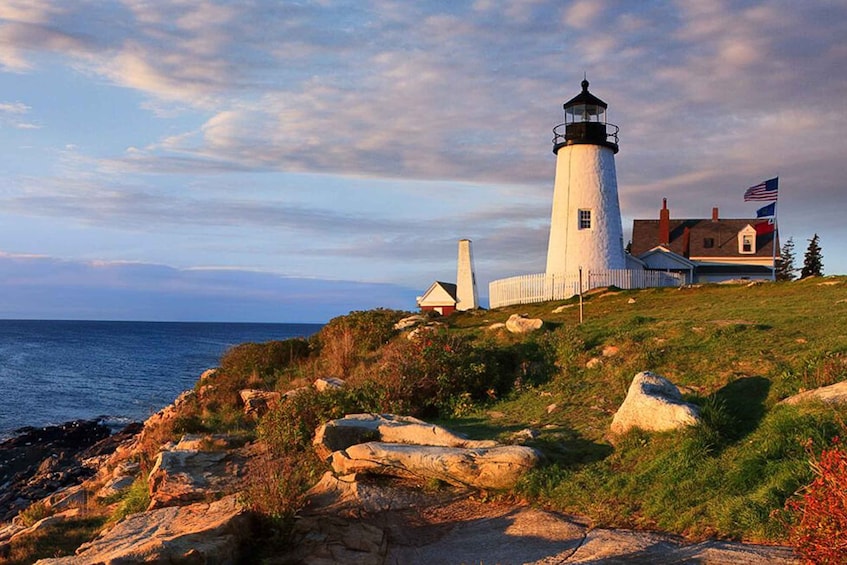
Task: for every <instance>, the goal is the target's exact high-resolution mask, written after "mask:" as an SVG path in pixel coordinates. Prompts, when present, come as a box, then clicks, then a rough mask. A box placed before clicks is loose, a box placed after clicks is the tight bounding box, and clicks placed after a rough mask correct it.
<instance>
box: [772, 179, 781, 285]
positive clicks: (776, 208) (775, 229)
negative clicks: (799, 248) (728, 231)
mask: <svg viewBox="0 0 847 565" xmlns="http://www.w3.org/2000/svg"><path fill="white" fill-rule="evenodd" d="M775 178H776V179H779V175H776V177H775ZM777 182H779V180H777ZM777 190H778V189H777ZM777 214H779V192H777V196H776V200H774V201H773V257H772V258H771V261H772V263H771V270H772V271H773V282H776V238H777V236H778V235H779V223H777V221H776V218H777Z"/></svg>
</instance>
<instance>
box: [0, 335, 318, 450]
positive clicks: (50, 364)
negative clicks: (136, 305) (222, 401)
mask: <svg viewBox="0 0 847 565" xmlns="http://www.w3.org/2000/svg"><path fill="white" fill-rule="evenodd" d="M320 327H321V326H320V324H250V323H193V322H185V323H183V322H86V321H49V320H0V439H3V438H6V437H8V436H9V435H10V434H11V433H12V432H13V431H14V430H16V429H18V428H21V427H23V426H36V427H40V426H46V425H52V424H59V423H62V422H66V421H69V420H75V419H91V418H98V417H105V418H106V421H107V423H112V424H113V425H116V426H117V425H120V424H121V423H124V422H127V423H128V422H130V421H141V420H144V419H146V418H147V417H148V416H149V415H150V414H152V413H154V412H156V411H158V410H160V409H161V408H162V407H164V406H166V405H167V404H169V403H171V402H172V401H173V400H174V398H176V396H177V395H179V393H180V392H182V391H184V390H187V389H190V388H192V387H193V386H194V383H195V382H196V381H197V378H198V377H199V376H200V374H201V373H202V372H203V371H204V370H206V369H208V368H211V367H216V366H217V365H218V364H219V361H220V357H221V355H222V354H223V353H224V352H225V351H226V350H227V349H228V348H230V347H232V346H233V345H237V344H239V343H244V342H263V341H269V340H277V339H287V338H291V337H307V336H309V335H312V334H314V333H315V332H317V331H318V330H319V329H320Z"/></svg>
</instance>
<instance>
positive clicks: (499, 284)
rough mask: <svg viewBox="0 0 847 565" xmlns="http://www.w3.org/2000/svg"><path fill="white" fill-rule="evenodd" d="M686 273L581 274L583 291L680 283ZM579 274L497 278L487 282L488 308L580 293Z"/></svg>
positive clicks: (616, 271)
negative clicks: (609, 287) (610, 287)
mask: <svg viewBox="0 0 847 565" xmlns="http://www.w3.org/2000/svg"><path fill="white" fill-rule="evenodd" d="M684 282H685V276H684V275H682V274H679V273H669V272H665V271H636V270H631V269H611V270H608V271H595V272H589V271H585V272H583V274H582V291H583V292H585V291H587V290H591V289H592V288H602V287H606V286H616V287H618V288H624V289H634V288H653V287H668V286H682V285H683V284H684ZM579 292H580V288H579V273H567V274H551V275H548V274H547V273H538V274H533V275H520V276H517V277H509V278H507V279H499V280H496V281H491V282H490V283H488V301H489V304H490V307H491V308H499V307H501V306H511V305H513V304H533V303H536V302H546V301H548V300H565V299H567V298H570V297H572V296H576V295H577V294H579Z"/></svg>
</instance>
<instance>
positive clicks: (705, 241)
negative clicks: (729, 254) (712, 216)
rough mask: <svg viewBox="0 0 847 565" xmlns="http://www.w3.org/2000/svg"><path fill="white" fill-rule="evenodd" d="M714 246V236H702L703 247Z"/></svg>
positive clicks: (709, 247)
mask: <svg viewBox="0 0 847 565" xmlns="http://www.w3.org/2000/svg"><path fill="white" fill-rule="evenodd" d="M714 246H715V238H714V237H704V238H703V249H712V248H713V247H714Z"/></svg>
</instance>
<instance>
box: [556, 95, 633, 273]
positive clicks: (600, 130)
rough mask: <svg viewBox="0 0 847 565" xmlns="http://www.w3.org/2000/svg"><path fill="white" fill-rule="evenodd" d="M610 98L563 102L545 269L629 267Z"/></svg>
mask: <svg viewBox="0 0 847 565" xmlns="http://www.w3.org/2000/svg"><path fill="white" fill-rule="evenodd" d="M607 107H608V106H607V104H606V103H605V102H603V101H602V100H600V99H599V98H597V97H596V96H594V95H593V94H591V93H590V92H588V81H587V80H583V81H582V92H580V93H579V94H578V95H576V96H575V97H574V98H572V99H571V100H569V101H567V102H565V104H564V109H565V123H563V124H560V125H558V126H556V127H555V128H554V129H553V134H554V137H553V153H555V154H556V180H555V184H554V189H553V213H552V218H551V221H550V241H549V244H548V246H547V275H548V276H549V275H564V274H573V273H576V272H578V271H579V269H580V268H582V270H583V271H588V272H598V271H606V270H610V269H625V268H626V258H625V255H624V247H623V229H622V227H621V207H620V202H619V201H618V181H617V175H616V173H615V153H617V152H618V127H617V126H616V125H614V124H610V123H607V122H606V108H607Z"/></svg>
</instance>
